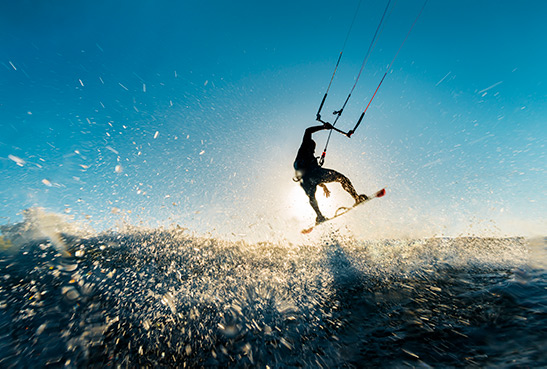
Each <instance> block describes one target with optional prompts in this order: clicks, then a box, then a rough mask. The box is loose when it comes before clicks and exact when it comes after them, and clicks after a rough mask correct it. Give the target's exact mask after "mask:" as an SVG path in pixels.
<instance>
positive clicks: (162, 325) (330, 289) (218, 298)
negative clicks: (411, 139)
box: [0, 219, 547, 368]
mask: <svg viewBox="0 0 547 369" xmlns="http://www.w3.org/2000/svg"><path fill="white" fill-rule="evenodd" d="M43 229H44V227H42V232H41V233H40V232H33V231H32V230H33V225H32V224H30V223H29V220H28V219H27V222H26V223H21V224H18V225H12V226H3V228H2V232H3V234H4V236H3V238H2V240H1V243H2V251H1V252H0V271H1V273H0V367H3V368H23V367H25V368H35V367H36V368H38V367H51V368H57V367H58V368H61V367H64V368H78V367H91V368H103V367H121V368H126V367H128V368H129V367H149V368H152V367H154V368H157V367H179V368H185V367H186V368H196V367H197V368H199V367H222V368H226V367H235V368H251V367H259V368H302V367H307V368H359V367H394V368H398V367H401V368H403V367H496V368H499V367H510V368H515V367H516V368H519V367H522V368H527V367H545V366H546V365H547V354H546V353H547V306H546V305H547V290H546V289H547V282H546V276H547V275H546V271H545V260H546V259H545V254H546V243H545V240H544V239H536V240H526V239H523V238H480V237H462V238H429V239H393V240H389V239H384V240H357V239H354V238H351V237H347V236H344V235H342V234H340V233H337V232H330V233H329V232H326V233H325V234H324V235H323V237H322V238H321V239H320V240H319V241H316V242H311V241H310V243H302V244H294V243H291V242H288V241H287V242H272V243H268V242H261V243H249V242H244V241H233V240H222V239H218V238H212V237H209V238H207V237H201V236H196V235H193V234H191V233H190V232H188V231H187V230H185V229H183V228H178V227H177V228H172V229H142V228H127V229H124V230H118V231H109V232H103V233H90V232H83V231H80V232H78V231H76V230H74V229H73V230H71V232H69V231H68V230H67V231H66V232H62V233H57V234H56V235H52V232H49V235H47V234H46V233H48V232H47V227H46V228H45V229H46V231H43Z"/></svg>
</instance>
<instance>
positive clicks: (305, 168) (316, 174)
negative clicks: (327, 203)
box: [294, 125, 366, 223]
mask: <svg viewBox="0 0 547 369" xmlns="http://www.w3.org/2000/svg"><path fill="white" fill-rule="evenodd" d="M329 126H330V125H322V126H314V127H309V128H308V129H306V131H305V132H304V138H303V139H302V144H301V145H300V149H298V154H297V155H296V159H295V161H294V169H295V170H296V173H297V178H299V179H300V185H301V186H302V188H303V189H304V191H305V192H306V195H308V198H309V200H310V205H311V207H312V208H313V210H315V213H316V214H317V218H316V221H317V222H318V223H319V222H322V221H324V220H326V218H325V217H324V216H323V214H321V211H320V210H319V206H318V204H317V199H316V198H315V191H316V189H317V186H318V185H319V186H322V187H323V188H325V187H324V183H329V182H340V184H341V185H342V188H343V189H344V190H345V191H347V192H348V193H349V194H350V195H351V197H353V198H354V199H355V201H356V202H360V201H363V200H365V199H366V196H365V195H359V194H357V192H356V191H355V188H353V185H352V184H351V182H350V180H349V179H348V178H347V177H346V176H344V175H343V174H341V173H339V172H337V171H335V170H332V169H325V168H321V167H320V166H319V164H318V163H317V159H316V158H315V146H316V144H315V141H314V140H313V139H312V137H311V135H312V133H314V132H317V131H321V130H324V129H332V126H330V127H329Z"/></svg>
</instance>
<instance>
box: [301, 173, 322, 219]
mask: <svg viewBox="0 0 547 369" xmlns="http://www.w3.org/2000/svg"><path fill="white" fill-rule="evenodd" d="M301 186H302V188H303V189H304V191H305V192H306V195H307V196H308V199H309V200H310V205H311V207H312V208H313V210H314V211H315V214H317V217H316V218H315V221H316V222H317V223H321V222H324V221H325V220H327V218H325V217H324V216H323V214H321V211H320V210H319V204H318V203H317V199H316V198H315V191H316V189H317V186H316V185H315V184H313V183H310V181H306V180H303V181H302V182H301Z"/></svg>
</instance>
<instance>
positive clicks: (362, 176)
mask: <svg viewBox="0 0 547 369" xmlns="http://www.w3.org/2000/svg"><path fill="white" fill-rule="evenodd" d="M357 4H358V1H344V2H342V3H339V4H338V3H337V4H335V3H333V2H327V1H319V2H318V1H313V2H312V1H300V2H297V3H294V2H274V3H262V2H250V1H237V2H224V1H206V2H203V1H201V2H198V1H186V2H175V1H157V2H148V1H136V2H135V1H132V2H106V1H95V2H68V1H59V2H57V1H21V2H3V3H2V4H1V5H0V6H1V9H0V10H1V11H0V14H1V15H0V17H1V19H0V37H1V39H2V45H3V47H2V48H1V49H0V132H2V134H1V135H0V170H1V171H2V176H1V177H0V211H1V216H2V217H5V218H9V219H10V220H12V221H18V220H20V219H21V217H20V215H17V214H18V213H19V212H20V211H21V210H23V209H25V208H28V207H33V206H41V207H44V208H46V209H48V210H50V211H54V212H58V213H66V214H68V215H69V216H72V217H74V218H75V219H77V220H82V219H86V220H85V221H86V222H89V223H90V224H91V225H92V226H93V227H95V228H97V229H104V228H106V227H110V226H112V225H113V224H115V223H116V222H117V221H118V220H119V219H127V220H128V221H130V222H131V223H135V224H149V225H156V224H169V223H171V222H174V223H178V224H181V225H183V226H187V227H189V228H190V229H194V230H197V231H200V232H207V231H211V232H214V231H218V232H223V233H235V234H247V233H257V232H258V233H260V232H262V233H264V232H266V233H267V232H270V231H271V230H272V229H274V231H272V232H277V233H281V234H282V233H283V230H286V229H287V228H296V229H297V230H298V228H299V227H300V225H301V224H302V225H306V224H307V223H309V222H310V221H313V218H314V215H313V212H312V211H311V208H309V207H308V206H307V204H306V198H305V196H304V194H303V192H301V190H300V189H299V188H298V186H297V185H295V184H294V183H292V181H291V179H290V178H291V177H292V175H293V173H292V161H293V159H294V156H295V153H296V150H297V149H298V145H299V143H300V140H301V136H302V133H303V130H304V129H305V128H306V127H307V126H309V125H311V124H314V118H315V112H316V111H317V107H318V105H319V102H320V101H321V98H322V96H323V94H324V92H325V89H326V86H327V84H328V81H329V78H330V75H331V73H332V69H333V67H334V64H335V62H336V58H337V56H338V53H339V51H340V48H341V47H342V44H343V41H344V39H345V36H346V32H347V30H348V27H349V24H350V22H351V19H352V17H353V13H354V11H355V9H356V7H357ZM385 4H386V3H384V2H372V1H364V0H363V2H362V4H361V8H360V11H359V13H358V15H357V18H356V23H355V26H354V28H353V31H352V33H351V35H350V38H349V40H348V43H347V46H346V49H345V51H344V55H343V58H342V62H341V65H340V69H339V72H338V74H337V76H336V78H335V80H334V83H333V86H332V88H331V92H330V93H329V98H328V100H327V103H326V105H325V108H324V110H323V115H324V117H327V116H328V114H329V111H333V110H335V109H338V108H339V107H340V105H341V103H342V102H343V100H344V99H345V96H346V94H347V93H348V92H349V89H350V88H351V86H352V84H353V81H354V80H353V79H354V78H355V76H356V74H357V72H358V70H359V67H360V65H361V62H362V59H363V57H364V54H365V52H366V49H367V47H368V44H369V42H370V38H371V37H372V35H373V33H374V30H375V28H376V25H377V22H378V21H379V19H380V16H381V14H382V11H383V9H384V7H385ZM421 5H422V2H421V1H397V2H396V3H395V4H394V7H393V8H392V9H393V10H392V12H391V13H390V16H389V18H388V19H387V20H386V24H385V29H384V31H383V32H382V34H381V35H380V38H379V41H378V45H377V46H376V48H375V49H374V51H373V53H372V55H371V57H370V60H369V62H368V64H367V67H366V69H365V71H364V72H363V73H364V74H363V76H362V77H361V80H360V81H359V84H358V85H357V88H356V90H355V92H354V94H353V96H352V99H351V100H350V102H349V105H348V107H347V109H346V111H345V112H344V115H343V116H342V118H341V119H340V121H339V123H338V126H339V127H340V128H342V129H349V128H351V127H352V126H353V125H354V123H355V121H356V119H357V118H358V117H359V115H360V113H361V111H362V110H363V109H364V107H365V106H366V103H367V102H368V99H369V98H370V96H371V94H372V93H373V91H374V89H375V88H376V85H377V84H378V82H379V80H380V78H381V76H382V75H383V74H384V72H385V71H386V68H387V66H388V64H389V62H390V61H391V59H392V58H393V56H394V54H395V52H396V51H397V48H398V47H399V45H400V43H401V42H402V40H403V39H404V36H405V35H406V32H407V31H408V29H409V27H410V25H411V24H412V22H413V20H414V18H415V16H416V15H417V13H418V11H419V9H420V7H421ZM544 14H547V3H545V2H543V1H524V2H519V3H515V2H511V1H480V2H477V1H435V0H430V1H429V3H428V4H427V7H426V8H425V10H424V12H423V14H422V16H421V18H420V20H419V22H418V24H417V25H416V27H415V28H414V30H413V31H412V33H411V35H410V37H409V39H408V41H407V42H406V43H405V45H404V47H403V49H402V50H401V53H400V54H399V56H398V58H397V60H396V61H395V63H394V65H393V68H392V70H391V71H390V73H389V74H388V76H387V78H386V80H385V81H384V83H383V85H382V87H381V88H380V90H379V92H378V94H377V96H376V98H375V100H374V101H373V103H372V105H371V107H370V109H369V110H368V112H367V116H366V117H365V120H364V122H363V124H362V125H361V127H360V128H359V130H358V131H357V132H356V134H355V135H354V136H353V138H351V139H347V138H345V137H343V136H340V135H335V136H333V140H332V141H331V144H330V147H329V153H328V156H327V161H326V163H325V166H326V167H329V168H335V169H337V170H339V171H341V172H342V173H345V174H346V175H348V176H349V177H350V178H351V179H352V181H353V182H354V184H355V186H356V188H357V190H358V191H360V192H365V193H371V192H374V191H375V190H377V189H379V188H381V187H383V186H388V196H386V198H384V199H382V200H381V201H380V200H378V201H376V202H375V203H371V204H370V206H369V208H368V210H364V209H362V210H360V213H358V214H357V215H356V216H354V217H352V218H348V219H347V221H348V224H350V226H349V227H350V228H351V230H352V231H354V232H357V230H359V229H360V230H362V233H364V234H367V233H370V232H371V224H376V225H379V226H380V228H382V229H383V230H384V231H383V233H381V234H380V236H390V235H396V236H399V235H403V234H404V233H405V232H407V230H408V232H410V233H412V232H411V231H413V230H416V229H417V228H423V229H424V232H425V233H430V234H444V233H452V234H462V233H466V232H467V233H473V232H478V231H485V232H486V233H488V232H492V233H496V232H498V233H509V234H540V233H542V232H543V229H544V228H545V225H546V220H545V213H546V208H547V206H546V205H547V204H546V200H545V199H546V198H547V197H546V196H545V195H546V194H547V190H546V186H545V183H547V175H546V173H545V141H546V136H547V133H546V129H545V117H546V107H545V101H547V86H546V81H547V78H546V77H547V72H546V71H545V67H544V66H545V64H546V61H547V51H546V49H545V47H543V46H544V45H545V44H547V25H546V24H545V22H544V19H543V18H544ZM325 138H326V137H325V135H321V133H319V134H317V135H316V140H317V142H318V146H320V147H321V146H322V145H323V144H324V140H325ZM333 187H335V186H334V185H333ZM320 201H323V204H322V206H323V207H325V208H329V206H330V207H332V206H336V205H338V204H341V205H347V202H348V201H350V200H349V199H348V198H345V197H344V196H343V194H341V193H340V194H338V195H337V196H333V198H332V199H330V201H331V202H333V203H334V204H332V203H331V204H329V203H327V202H324V199H321V200H320ZM295 203H298V205H295ZM367 206H368V205H367ZM5 218H3V219H2V223H3V222H4V221H7V219H5ZM401 230H405V232H402V231H401Z"/></svg>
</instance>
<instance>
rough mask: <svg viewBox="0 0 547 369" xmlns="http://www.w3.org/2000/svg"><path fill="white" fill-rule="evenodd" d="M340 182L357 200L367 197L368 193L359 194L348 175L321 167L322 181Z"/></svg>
mask: <svg viewBox="0 0 547 369" xmlns="http://www.w3.org/2000/svg"><path fill="white" fill-rule="evenodd" d="M329 182H339V183H340V184H341V185H342V188H343V189H344V191H346V192H347V193H349V194H350V195H351V197H353V199H354V200H355V202H357V203H359V202H361V201H364V200H366V199H367V196H366V195H359V194H358V193H357V191H355V187H353V185H352V184H351V181H350V180H349V178H348V177H346V176H345V175H343V174H342V173H339V172H337V171H335V170H332V169H323V168H322V169H321V183H329Z"/></svg>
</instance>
